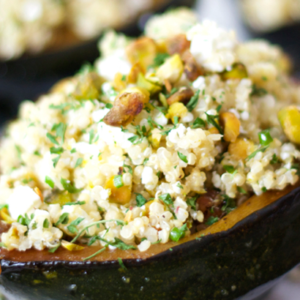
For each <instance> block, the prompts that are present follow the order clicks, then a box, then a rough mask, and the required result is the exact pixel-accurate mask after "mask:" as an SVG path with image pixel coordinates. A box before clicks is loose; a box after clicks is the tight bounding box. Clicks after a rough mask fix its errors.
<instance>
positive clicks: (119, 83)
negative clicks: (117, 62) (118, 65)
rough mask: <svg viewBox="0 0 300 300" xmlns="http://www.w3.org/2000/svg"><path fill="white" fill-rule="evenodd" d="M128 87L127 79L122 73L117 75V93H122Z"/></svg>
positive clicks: (115, 82) (114, 84) (115, 79)
mask: <svg viewBox="0 0 300 300" xmlns="http://www.w3.org/2000/svg"><path fill="white" fill-rule="evenodd" d="M126 86H127V83H126V78H125V80H124V79H123V75H122V74H121V73H117V74H116V75H115V78H114V81H113V87H114V89H115V90H116V91H118V92H120V91H122V90H124V89H125V88H126Z"/></svg>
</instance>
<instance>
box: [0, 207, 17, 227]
mask: <svg viewBox="0 0 300 300" xmlns="http://www.w3.org/2000/svg"><path fill="white" fill-rule="evenodd" d="M0 217H1V220H3V221H4V222H6V223H8V224H11V223H13V222H14V220H13V219H12V217H11V216H10V214H9V212H8V210H7V208H6V207H4V208H2V209H1V210H0Z"/></svg>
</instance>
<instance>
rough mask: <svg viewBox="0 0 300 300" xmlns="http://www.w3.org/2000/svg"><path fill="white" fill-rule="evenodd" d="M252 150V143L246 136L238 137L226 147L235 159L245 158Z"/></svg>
mask: <svg viewBox="0 0 300 300" xmlns="http://www.w3.org/2000/svg"><path fill="white" fill-rule="evenodd" d="M253 151H254V143H253V142H252V141H250V140H248V139H246V138H238V139H237V140H236V141H235V142H233V143H230V144H229V147H228V152H229V153H230V154H231V155H232V156H233V157H234V158H235V159H237V160H243V159H246V158H247V157H248V156H249V155H250V154H251V153H252V152H253Z"/></svg>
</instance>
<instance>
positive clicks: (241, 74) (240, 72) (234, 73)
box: [221, 63, 248, 80]
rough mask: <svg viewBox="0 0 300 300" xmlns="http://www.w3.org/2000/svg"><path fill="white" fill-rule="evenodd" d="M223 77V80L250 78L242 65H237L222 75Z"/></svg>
mask: <svg viewBox="0 0 300 300" xmlns="http://www.w3.org/2000/svg"><path fill="white" fill-rule="evenodd" d="M221 77H222V79H223V80H229V79H243V78H247V77H248V72H247V69H246V67H245V66H244V65H243V64H242V63H235V64H233V65H232V67H231V69H230V70H228V71H227V70H226V71H224V72H223V73H221Z"/></svg>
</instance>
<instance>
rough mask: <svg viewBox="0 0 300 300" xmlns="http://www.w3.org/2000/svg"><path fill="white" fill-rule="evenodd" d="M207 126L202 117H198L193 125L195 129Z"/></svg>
mask: <svg viewBox="0 0 300 300" xmlns="http://www.w3.org/2000/svg"><path fill="white" fill-rule="evenodd" d="M205 126H206V124H205V121H204V120H202V119H201V118H199V117H197V118H196V120H195V121H194V122H193V124H192V126H191V127H192V128H193V129H195V128H201V127H205Z"/></svg>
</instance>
